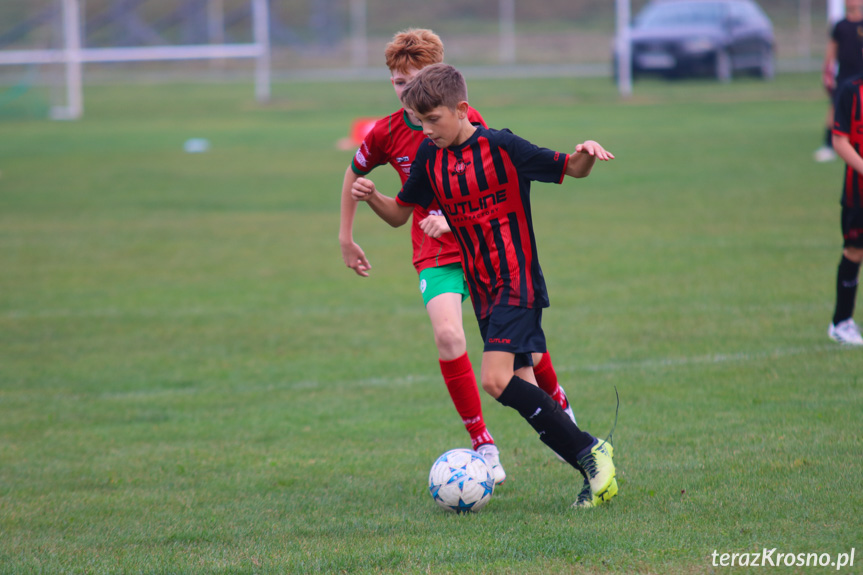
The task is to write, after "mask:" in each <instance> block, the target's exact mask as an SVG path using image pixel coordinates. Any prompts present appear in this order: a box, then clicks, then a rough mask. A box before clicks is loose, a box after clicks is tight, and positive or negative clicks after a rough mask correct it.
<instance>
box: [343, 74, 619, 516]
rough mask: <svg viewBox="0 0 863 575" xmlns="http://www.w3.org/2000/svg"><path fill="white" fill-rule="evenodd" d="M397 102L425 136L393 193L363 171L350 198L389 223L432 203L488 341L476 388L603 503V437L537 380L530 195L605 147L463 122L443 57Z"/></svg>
mask: <svg viewBox="0 0 863 575" xmlns="http://www.w3.org/2000/svg"><path fill="white" fill-rule="evenodd" d="M402 102H403V103H404V104H405V106H406V107H407V108H410V109H411V110H413V111H414V113H415V114H416V116H417V117H418V118H419V119H420V120H421V121H422V127H423V133H424V134H425V135H426V136H427V137H428V139H427V140H425V141H424V142H423V143H422V145H421V146H420V148H419V150H417V155H416V159H415V160H414V163H413V165H412V167H411V173H410V176H409V177H408V179H407V181H406V182H405V183H404V185H403V187H402V189H401V191H400V192H399V194H398V197H397V198H395V199H394V198H389V197H387V196H384V195H382V194H381V193H380V192H378V191H377V189H376V188H375V185H374V183H373V182H372V181H371V180H368V179H366V178H359V179H358V180H357V181H356V182H355V183H354V184H353V189H352V196H353V197H354V199H356V200H361V201H366V202H368V203H369V205H370V206H371V208H372V209H373V210H374V211H375V213H377V214H378V215H379V216H380V217H381V218H382V219H383V220H384V221H386V222H387V223H389V224H390V225H393V226H400V225H403V224H404V223H406V222H407V220H408V218H409V217H410V214H411V212H412V211H413V210H414V206H420V207H426V206H429V205H432V203H433V202H435V201H437V204H438V205H440V207H441V208H442V210H443V213H444V215H445V217H446V219H447V222H448V223H449V227H450V229H452V230H453V233H454V234H455V237H456V239H457V240H458V244H459V248H460V250H461V254H462V265H463V267H464V272H465V276H466V277H467V282H468V286H469V289H470V296H471V301H472V302H473V307H474V312H475V314H476V317H477V320H478V322H479V328H480V333H481V335H482V338H483V341H484V345H485V347H484V352H483V358H482V367H481V371H480V374H481V375H480V379H481V383H482V387H483V389H484V390H485V391H486V392H488V393H489V395H491V396H492V397H493V398H495V399H496V400H497V401H498V402H500V403H501V404H503V405H505V406H507V407H512V408H513V409H515V410H516V411H518V413H519V414H520V415H521V416H522V417H523V418H524V419H525V420H527V422H528V423H529V424H530V425H531V426H532V427H533V428H534V429H535V430H536V431H537V432H538V433H539V436H540V439H541V440H542V441H543V442H544V443H545V444H546V445H548V446H549V447H550V448H551V449H552V450H554V452H555V453H557V454H558V455H559V456H561V457H562V458H563V459H565V460H566V461H567V462H568V463H569V464H571V465H572V466H573V467H575V468H576V469H578V470H579V471H580V472H581V473H582V475H584V479H585V481H584V483H583V485H582V489H581V493H579V496H578V499H577V500H576V502H575V506H577V507H593V506H595V505H599V504H600V503H603V502H605V501H608V500H609V499H611V498H612V497H614V495H615V494H616V493H617V480H616V479H615V467H614V462H613V459H612V457H613V449H612V446H611V445H610V444H608V443H606V442H604V441H599V440H597V439H596V438H595V437H593V436H592V435H590V434H589V433H587V432H585V431H582V430H581V429H579V428H578V426H577V425H576V423H575V422H574V421H573V420H572V419H570V418H569V417H568V416H567V415H566V414H565V413H564V412H563V410H562V409H561V408H560V405H559V404H558V403H557V402H555V401H554V400H552V399H551V398H550V397H549V396H548V394H546V393H545V392H543V391H542V390H541V389H539V388H538V387H537V386H536V380H535V375H534V370H533V366H532V359H533V354H534V353H542V352H544V351H545V350H546V342H545V334H544V333H543V331H542V326H541V320H542V308H545V307H548V305H549V302H548V294H547V291H546V286H545V280H544V278H543V275H542V270H541V269H540V265H539V260H538V254H537V249H536V243H535V241H534V232H533V222H532V218H531V209H530V197H529V196H530V181H531V180H536V181H542V182H557V183H561V182H562V181H563V178H564V176H565V175H569V176H572V177H576V178H583V177H585V176H587V175H588V174H589V173H590V171H591V169H592V168H593V164H594V163H595V162H596V160H597V159H599V160H610V159H612V158H613V157H614V156H612V155H611V154H610V153H608V152H607V151H606V150H605V149H604V148H603V147H602V146H600V145H599V144H598V143H596V142H594V141H590V140H588V141H586V142H584V143H582V144H579V145H578V146H576V148H575V152H574V153H572V154H565V153H560V152H555V151H552V150H548V149H545V148H539V147H537V146H534V145H533V144H531V143H530V142H528V141H526V140H523V139H521V138H519V137H518V136H515V135H514V134H512V133H511V132H509V131H508V130H504V131H497V130H490V129H487V128H484V127H477V126H475V125H473V124H471V123H470V120H469V119H468V112H469V110H470V106H469V105H468V102H467V86H466V85H465V81H464V78H463V77H462V75H461V73H459V72H458V70H456V69H455V68H453V67H452V66H448V65H446V64H435V65H433V66H429V67H426V68H424V69H423V70H422V71H420V72H419V73H418V74H417V75H416V76H415V77H414V79H413V80H412V81H411V82H410V83H409V84H408V85H407V87H406V88H405V90H404V91H403V92H402ZM420 226H421V227H422V228H424V229H425V228H427V227H428V225H424V224H423V223H422V222H421V223H420Z"/></svg>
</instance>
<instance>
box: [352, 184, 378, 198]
mask: <svg viewBox="0 0 863 575" xmlns="http://www.w3.org/2000/svg"><path fill="white" fill-rule="evenodd" d="M374 193H375V183H374V182H373V181H371V180H370V179H368V178H357V181H356V182H354V183H353V185H352V186H351V197H353V198H354V199H355V200H356V201H358V202H367V201H369V199H370V198H371V197H372V195H373V194H374Z"/></svg>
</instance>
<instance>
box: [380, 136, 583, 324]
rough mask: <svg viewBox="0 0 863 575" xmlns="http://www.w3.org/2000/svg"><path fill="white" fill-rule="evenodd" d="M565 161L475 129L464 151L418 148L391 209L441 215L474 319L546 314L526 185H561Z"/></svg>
mask: <svg viewBox="0 0 863 575" xmlns="http://www.w3.org/2000/svg"><path fill="white" fill-rule="evenodd" d="M568 160H569V155H568V154H565V153H561V152H555V151H553V150H549V149H547V148H540V147H538V146H535V145H534V144H531V143H530V142H528V141H527V140H524V139H522V138H520V137H518V136H516V135H514V134H513V133H512V132H510V131H509V130H500V131H498V130H491V129H487V128H477V129H476V131H475V132H474V134H473V135H472V136H471V137H470V138H468V140H467V141H465V142H464V143H463V144H461V145H458V146H451V147H449V148H444V149H440V148H437V146H435V145H434V143H432V141H431V140H425V141H424V142H423V144H422V145H421V146H420V149H419V150H418V151H417V159H416V160H415V161H414V164H413V166H412V167H411V174H410V177H409V178H408V180H407V182H406V183H405V185H404V186H403V187H402V190H401V191H400V192H399V194H398V197H397V198H396V201H398V202H399V203H400V204H402V205H418V206H421V207H422V206H429V205H432V204H434V203H435V201H436V202H437V203H438V204H439V205H440V206H441V208H442V209H443V213H444V215H445V216H446V218H447V221H448V222H449V225H450V228H451V229H452V230H453V232H454V233H455V236H456V238H457V239H458V243H459V248H460V250H461V254H462V266H463V267H464V271H465V277H466V278H467V282H468V288H469V289H470V295H471V301H472V302H473V307H474V312H475V313H476V316H477V318H479V319H483V318H486V317H488V316H489V315H490V314H491V312H492V310H493V309H494V308H495V307H496V306H500V305H504V306H513V307H526V308H541V307H548V305H549V300H548V291H547V289H546V285H545V279H544V278H543V275H542V268H541V267H540V265H539V258H538V254H537V249H536V241H535V238H534V231H533V220H532V216H531V208H530V182H531V181H540V182H553V183H561V182H562V181H563V177H564V175H565V174H566V165H567V161H568Z"/></svg>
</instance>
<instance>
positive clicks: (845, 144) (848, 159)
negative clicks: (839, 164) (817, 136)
mask: <svg viewBox="0 0 863 575" xmlns="http://www.w3.org/2000/svg"><path fill="white" fill-rule="evenodd" d="M833 149H834V150H835V151H836V153H837V154H838V155H839V157H840V158H842V159H843V160H845V163H846V164H848V167H849V168H851V169H852V170H854V171H855V172H857V173H858V174H863V157H860V154H858V153H857V150H855V149H854V145H853V144H852V143H851V139H850V138H849V137H848V136H847V135H845V134H838V133H836V132H833Z"/></svg>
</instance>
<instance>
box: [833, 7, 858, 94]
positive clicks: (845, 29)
mask: <svg viewBox="0 0 863 575" xmlns="http://www.w3.org/2000/svg"><path fill="white" fill-rule="evenodd" d="M830 37H831V38H832V39H833V41H834V42H836V47H837V52H836V61H837V62H838V63H839V71H838V72H837V74H836V80H837V87H838V86H839V85H840V84H841V83H842V82H844V81H845V80H847V79H848V78H850V77H852V76H856V75H857V74H863V22H850V21H849V20H848V19H843V20H840V21H839V22H837V23H836V25H835V26H833V32H832V33H831V34H830Z"/></svg>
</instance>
